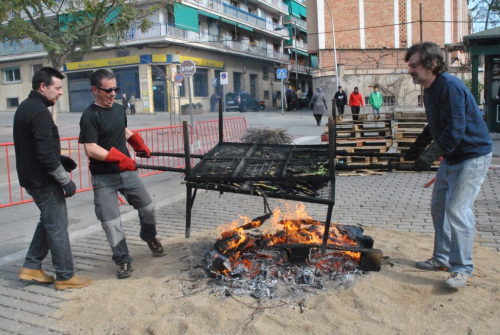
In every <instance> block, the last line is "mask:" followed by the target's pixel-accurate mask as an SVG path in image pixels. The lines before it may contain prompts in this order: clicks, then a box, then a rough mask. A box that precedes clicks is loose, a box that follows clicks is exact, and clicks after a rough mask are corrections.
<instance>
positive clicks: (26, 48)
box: [0, 23, 290, 62]
mask: <svg viewBox="0 0 500 335" xmlns="http://www.w3.org/2000/svg"><path fill="white" fill-rule="evenodd" d="M158 37H167V38H172V39H181V40H184V41H188V42H193V43H202V44H204V45H209V46H213V47H215V48H224V49H226V50H231V51H235V52H242V53H247V54H250V55H254V56H259V57H265V58H269V59H277V60H280V61H283V62H289V61H290V55H288V54H284V53H281V52H280V53H278V52H274V51H273V50H272V49H264V48H259V47H256V46H251V45H249V44H246V43H243V42H240V41H233V40H225V39H222V38H221V37H220V36H217V35H211V34H203V33H197V32H194V31H189V30H185V29H181V28H176V27H173V26H171V25H168V24H166V23H159V24H155V25H154V26H153V27H152V28H151V29H149V30H148V31H142V30H141V29H139V28H137V27H132V28H130V29H129V30H127V31H126V33H125V38H124V39H123V40H122V41H123V42H127V41H132V40H147V39H155V38H158ZM5 44H7V43H4V45H3V46H0V56H7V55H16V54H21V53H29V52H40V51H43V50H44V49H43V46H40V45H35V44H34V43H33V42H31V41H30V42H26V43H24V44H23V46H22V48H21V47H20V46H19V44H18V43H14V44H13V46H11V47H9V48H5Z"/></svg>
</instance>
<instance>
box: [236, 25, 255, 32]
mask: <svg viewBox="0 0 500 335" xmlns="http://www.w3.org/2000/svg"><path fill="white" fill-rule="evenodd" d="M238 28H241V29H245V30H248V31H253V28H252V27H249V26H245V25H244V24H240V23H238Z"/></svg>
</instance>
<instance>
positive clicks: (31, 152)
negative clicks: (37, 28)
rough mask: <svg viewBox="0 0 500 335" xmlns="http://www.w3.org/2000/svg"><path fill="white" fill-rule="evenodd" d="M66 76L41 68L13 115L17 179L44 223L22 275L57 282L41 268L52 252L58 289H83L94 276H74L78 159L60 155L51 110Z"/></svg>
mask: <svg viewBox="0 0 500 335" xmlns="http://www.w3.org/2000/svg"><path fill="white" fill-rule="evenodd" d="M62 79H64V75H63V74H62V73H61V72H59V71H58V70H56V69H53V68H51V67H43V68H41V69H40V71H38V72H37V73H36V74H35V75H34V76H33V81H32V88H33V90H32V91H31V92H30V94H29V96H28V98H27V99H26V100H24V101H23V102H22V103H21V105H19V108H18V109H17V111H16V114H15V115H14V127H13V128H14V145H15V150H16V168H17V174H18V176H19V183H20V184H21V186H22V187H24V188H25V189H26V192H28V194H29V195H31V196H32V197H33V201H34V202H35V204H36V205H37V206H38V208H39V209H40V222H39V223H38V225H37V227H36V229H35V234H34V235H33V240H32V241H31V244H30V247H29V249H28V253H27V255H26V260H25V262H24V264H23V267H22V268H21V273H20V274H19V278H20V279H21V280H28V281H31V280H33V281H37V282H41V283H52V282H54V277H53V276H51V275H48V274H46V273H45V272H44V271H43V270H42V261H43V259H44V258H45V257H46V256H47V254H48V253H49V251H50V253H51V255H52V264H53V265H54V269H55V271H56V278H55V287H56V290H65V289H67V288H82V287H85V286H88V285H90V284H91V283H92V279H90V278H84V277H78V276H77V275H76V274H75V269H74V266H73V256H72V254H71V246H70V242H69V234H68V211H67V209H66V199H65V197H66V198H68V197H71V196H73V195H74V194H75V191H76V186H75V184H74V183H73V181H72V180H71V179H70V175H69V173H68V172H69V171H71V170H73V169H74V168H75V167H76V163H75V162H74V161H73V160H72V159H71V158H69V157H65V156H61V143H60V139H59V131H58V129H57V126H56V125H55V123H54V121H53V120H52V115H51V114H50V111H49V109H48V107H50V106H54V104H55V103H56V102H57V100H58V99H59V97H60V96H61V95H62V94H63V91H62Z"/></svg>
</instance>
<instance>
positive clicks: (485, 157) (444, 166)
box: [405, 42, 492, 288]
mask: <svg viewBox="0 0 500 335" xmlns="http://www.w3.org/2000/svg"><path fill="white" fill-rule="evenodd" d="M405 61H406V62H408V73H409V74H410V75H411V77H412V79H413V83H415V84H420V85H422V86H423V87H424V104H425V114H426V116H427V121H428V122H429V124H428V125H427V126H426V128H424V131H423V132H422V134H421V135H420V136H419V138H418V139H417V141H416V142H415V144H414V145H413V146H412V147H411V148H410V150H409V151H408V153H406V155H405V158H407V159H411V160H413V159H417V158H418V159H417V160H416V162H415V167H416V168H418V169H419V170H429V169H430V165H431V164H432V161H433V158H431V159H429V157H432V156H433V155H432V154H431V155H429V154H428V151H433V152H439V154H438V155H437V157H439V156H442V157H443V160H442V162H441V166H440V167H439V170H438V172H437V174H436V181H435V182H434V189H433V191H432V200H431V215H432V221H433V224H434V233H435V234H434V252H433V255H432V258H431V259H429V260H427V261H422V262H418V263H417V264H416V266H417V268H419V269H421V270H427V271H436V270H444V271H449V272H451V274H450V276H449V277H448V279H447V280H446V281H445V285H446V286H448V287H451V288H460V287H463V286H465V285H466V284H467V282H469V281H471V280H472V271H473V269H474V264H473V263H472V244H473V241H474V225H475V222H474V213H473V211H472V206H473V205H474V201H475V200H476V197H477V195H478V193H479V190H480V189H481V185H482V184H483V182H484V179H485V176H486V173H487V172H488V168H489V165H490V162H491V156H492V155H491V153H492V141H491V138H490V135H489V133H488V128H487V127H486V124H485V123H484V121H483V118H482V116H481V113H480V112H479V108H478V106H477V104H476V100H475V99H474V96H473V95H472V93H471V92H470V91H469V89H468V88H467V87H466V86H465V85H464V83H463V82H462V81H461V80H460V79H459V78H457V77H455V76H452V75H450V74H448V73H446V72H445V62H444V57H443V51H442V50H441V49H440V48H439V46H438V45H437V44H436V43H433V42H423V43H419V44H416V45H413V46H412V47H410V48H409V49H408V51H407V53H406V56H405ZM429 135H430V136H429ZM425 138H426V139H427V140H426V142H427V143H422V142H424V140H423V139H425ZM432 140H433V141H434V143H433V144H431V145H430V146H429V148H428V149H427V152H423V153H422V152H421V151H422V150H419V147H420V148H425V147H426V146H427V144H428V143H429V142H430V141H432ZM434 157H436V156H434Z"/></svg>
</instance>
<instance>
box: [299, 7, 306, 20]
mask: <svg viewBox="0 0 500 335" xmlns="http://www.w3.org/2000/svg"><path fill="white" fill-rule="evenodd" d="M300 16H302V17H307V9H306V7H304V6H300Z"/></svg>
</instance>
